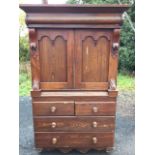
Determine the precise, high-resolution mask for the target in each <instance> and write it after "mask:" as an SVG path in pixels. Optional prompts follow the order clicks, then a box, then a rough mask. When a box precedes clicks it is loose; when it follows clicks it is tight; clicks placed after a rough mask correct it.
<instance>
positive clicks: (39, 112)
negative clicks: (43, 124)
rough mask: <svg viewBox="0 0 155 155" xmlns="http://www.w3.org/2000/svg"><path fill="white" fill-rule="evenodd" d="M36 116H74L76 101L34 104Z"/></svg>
mask: <svg viewBox="0 0 155 155" xmlns="http://www.w3.org/2000/svg"><path fill="white" fill-rule="evenodd" d="M33 114H34V115H35V116H52V115H62V116H63V115H74V101H52V102H33Z"/></svg>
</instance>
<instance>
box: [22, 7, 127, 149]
mask: <svg viewBox="0 0 155 155" xmlns="http://www.w3.org/2000/svg"><path fill="white" fill-rule="evenodd" d="M20 8H22V9H23V10H24V11H25V12H26V14H27V15H26V24H27V26H28V29H29V42H30V43H29V44H30V59H31V69H32V91H31V96H32V106H33V123H34V134H35V145H36V148H42V149H59V150H61V151H63V152H68V151H70V150H72V149H78V150H79V151H81V152H86V151H88V150H89V149H97V150H102V149H106V150H108V149H110V148H113V146H114V133H115V113H116V98H117V88H116V78H117V66H118V48H119V37H120V28H121V25H122V21H123V18H122V14H123V12H124V11H125V10H127V9H128V5H48V4H42V5H26V4H23V5H20Z"/></svg>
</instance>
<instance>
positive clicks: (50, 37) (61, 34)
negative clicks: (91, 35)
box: [38, 30, 73, 90]
mask: <svg viewBox="0 0 155 155" xmlns="http://www.w3.org/2000/svg"><path fill="white" fill-rule="evenodd" d="M38 42H39V43H38V44H39V45H38V46H39V56H40V64H41V67H40V78H41V79H40V80H41V83H40V88H41V89H48V90H51V89H60V88H61V89H64V88H72V87H73V79H72V76H73V75H72V72H73V70H72V61H73V60H72V53H73V32H72V31H69V30H53V31H52V30H40V31H38Z"/></svg>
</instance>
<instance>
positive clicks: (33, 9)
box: [19, 4, 129, 24]
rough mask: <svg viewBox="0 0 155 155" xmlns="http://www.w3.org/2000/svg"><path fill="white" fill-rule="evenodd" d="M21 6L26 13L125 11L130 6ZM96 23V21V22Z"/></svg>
mask: <svg viewBox="0 0 155 155" xmlns="http://www.w3.org/2000/svg"><path fill="white" fill-rule="evenodd" d="M19 7H20V8H21V9H22V10H24V11H25V12H26V13H56V12H57V13H92V12H93V13H121V14H122V13H123V12H124V11H126V10H127V9H128V8H129V5H128V4H122V5H120V4H110V5H109V4H103V5H102V4H99V5H95V4H94V5H92V4H82V5H73V4H72V5H69V4H65V5H61V4H59V5H53V4H52V5H51V4H48V5H40V4H20V5H19ZM94 24H95V23H94Z"/></svg>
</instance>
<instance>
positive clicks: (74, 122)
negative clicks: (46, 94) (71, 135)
mask: <svg viewBox="0 0 155 155" xmlns="http://www.w3.org/2000/svg"><path fill="white" fill-rule="evenodd" d="M34 128H35V131H36V132H58V131H64V132H66V131H69V132H73V131H74V132H87V131H90V132H96V131H99V132H112V131H114V128H115V117H114V116H109V117H104V116H102V117H100V116H95V117H93V116H91V117H88V116H84V117H77V116H68V117H67V116H63V117H62V116H51V117H35V118H34Z"/></svg>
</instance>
